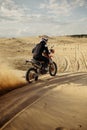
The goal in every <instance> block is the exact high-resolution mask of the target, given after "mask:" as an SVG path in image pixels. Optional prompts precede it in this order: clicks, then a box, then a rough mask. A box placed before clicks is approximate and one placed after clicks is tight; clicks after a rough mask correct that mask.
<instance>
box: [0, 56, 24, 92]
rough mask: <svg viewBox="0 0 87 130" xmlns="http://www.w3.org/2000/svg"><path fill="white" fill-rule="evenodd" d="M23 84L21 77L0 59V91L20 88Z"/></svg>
mask: <svg viewBox="0 0 87 130" xmlns="http://www.w3.org/2000/svg"><path fill="white" fill-rule="evenodd" d="M25 83H26V82H25V80H24V79H23V75H22V74H21V73H19V71H17V70H14V69H13V68H12V67H10V66H9V64H8V63H6V62H4V61H2V60H1V58H0V91H4V90H11V89H14V88H17V87H21V86H23V85H24V84H25Z"/></svg>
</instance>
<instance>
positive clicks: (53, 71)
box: [49, 62, 57, 76]
mask: <svg viewBox="0 0 87 130" xmlns="http://www.w3.org/2000/svg"><path fill="white" fill-rule="evenodd" d="M49 74H50V75H51V76H55V75H56V74H57V65H56V63H55V62H53V63H52V64H50V66H49Z"/></svg>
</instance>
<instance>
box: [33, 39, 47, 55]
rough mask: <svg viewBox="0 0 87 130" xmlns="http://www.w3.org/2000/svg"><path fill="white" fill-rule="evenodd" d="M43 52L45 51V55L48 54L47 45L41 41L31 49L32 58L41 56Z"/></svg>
mask: <svg viewBox="0 0 87 130" xmlns="http://www.w3.org/2000/svg"><path fill="white" fill-rule="evenodd" d="M44 51H45V53H46V54H47V55H48V54H49V50H48V47H47V44H46V43H45V42H44V41H41V42H40V43H38V44H37V45H36V47H35V48H34V49H33V51H32V53H33V57H36V56H42V54H43V52H44Z"/></svg>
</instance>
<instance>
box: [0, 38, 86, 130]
mask: <svg viewBox="0 0 87 130" xmlns="http://www.w3.org/2000/svg"><path fill="white" fill-rule="evenodd" d="M39 40H40V38H39V37H29V38H8V39H6V38H2V39H0V95H1V96H0V113H1V114H0V127H1V129H2V130H25V129H26V130H87V38H78V37H75V38H73V37H51V38H49V42H48V46H49V48H50V47H51V46H52V45H54V49H55V55H54V61H55V62H56V63H57V66H58V73H57V75H56V76H55V77H51V76H49V75H45V76H42V77H40V78H39V80H38V81H37V82H36V83H32V84H28V83H27V82H26V80H25V73H26V70H27V69H28V68H29V66H30V65H26V63H25V61H26V59H30V58H32V55H31V50H32V48H33V47H34V46H35V44H36V43H38V42H39Z"/></svg>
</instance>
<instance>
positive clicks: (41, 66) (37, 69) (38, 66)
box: [26, 48, 57, 83]
mask: <svg viewBox="0 0 87 130" xmlns="http://www.w3.org/2000/svg"><path fill="white" fill-rule="evenodd" d="M49 52H50V54H49V55H48V56H47V55H46V54H45V53H44V55H45V56H46V57H48V58H49V64H48V68H47V70H45V63H44V61H37V60H35V59H31V60H27V61H26V63H28V62H29V63H31V64H32V66H33V67H31V68H29V69H28V70H27V72H26V80H27V81H28V82H29V83H31V82H33V81H37V80H38V77H39V76H40V75H44V74H47V73H48V72H49V74H50V75H51V76H55V75H56V74H57V65H56V63H55V62H54V61H53V60H52V57H53V56H52V54H53V53H54V49H52V48H51V49H50V50H49Z"/></svg>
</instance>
